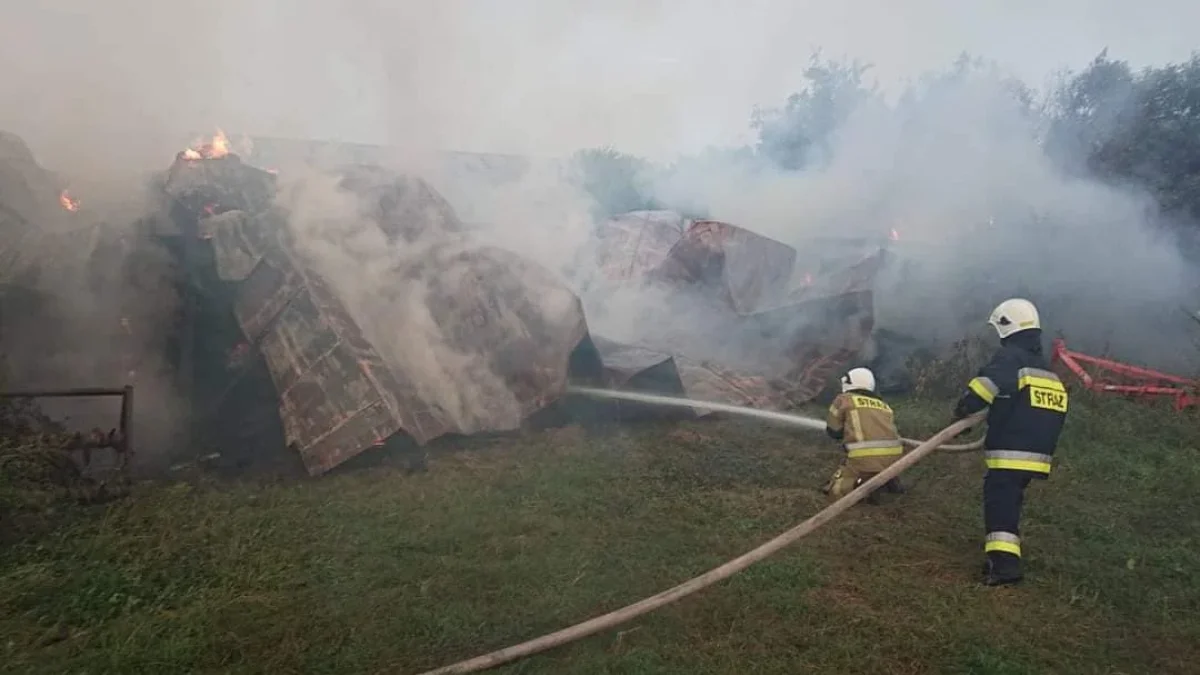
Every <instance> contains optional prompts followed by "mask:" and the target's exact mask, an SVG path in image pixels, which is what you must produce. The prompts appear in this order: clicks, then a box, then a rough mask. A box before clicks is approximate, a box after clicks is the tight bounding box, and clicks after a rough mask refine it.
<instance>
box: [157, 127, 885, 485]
mask: <svg viewBox="0 0 1200 675" xmlns="http://www.w3.org/2000/svg"><path fill="white" fill-rule="evenodd" d="M218 146H219V144H218ZM164 190H165V193H166V194H168V195H169V196H170V197H171V199H172V202H173V207H172V213H173V214H174V218H175V220H176V221H177V223H178V225H179V229H180V231H181V232H183V233H184V235H185V238H186V239H187V241H186V243H185V244H184V246H183V249H184V250H183V251H182V252H181V257H182V258H183V259H184V260H186V261H190V262H185V263H184V264H185V266H193V267H195V268H196V269H193V270H192V271H189V272H188V273H187V274H188V276H202V277H206V278H208V279H209V280H210V285H211V287H210V288H209V293H208V295H209V296H211V297H221V298H224V302H225V304H226V306H227V310H226V311H227V312H228V313H229V314H231V315H232V316H233V317H234V320H235V322H236V324H237V326H238V328H239V335H238V336H236V337H230V336H227V337H226V338H225V342H224V343H222V344H221V345H219V346H216V347H213V348H210V349H208V350H207V351H209V352H211V353H215V354H220V353H228V352H233V351H238V352H239V353H240V354H241V358H240V359H239V362H238V365H236V366H233V369H234V371H238V372H240V371H245V370H246V369H250V368H253V367H254V366H253V364H254V363H255V362H256V361H261V364H262V368H261V370H262V371H264V372H266V373H268V374H269V379H270V384H271V387H272V389H273V390H274V391H275V392H276V395H277V399H276V404H275V405H276V408H277V411H278V415H279V418H280V419H281V421H282V440H281V443H283V444H286V445H288V446H290V447H292V448H294V449H295V450H296V451H297V452H298V453H299V455H300V457H301V458H302V459H303V461H304V464H305V466H306V468H307V470H308V472H309V473H310V474H314V475H315V474H320V473H323V472H325V471H328V470H329V469H331V468H333V467H334V466H337V465H338V464H340V463H342V462H344V461H346V460H348V459H350V458H351V457H353V456H355V455H357V454H360V453H361V452H363V451H365V450H367V449H369V448H371V447H373V446H378V445H381V444H383V443H385V442H387V440H388V439H390V438H392V437H394V436H397V435H402V436H406V437H409V438H411V439H413V440H414V441H416V442H417V443H418V444H424V443H427V442H428V441H430V440H433V439H435V438H438V437H441V436H444V435H447V434H455V435H457V434H472V433H481V432H494V431H507V430H513V429H517V428H520V427H521V426H523V425H525V424H529V423H530V420H531V418H533V417H536V416H537V415H538V413H539V412H541V411H543V410H545V409H546V408H547V406H550V405H552V404H553V403H554V402H555V401H557V400H558V399H559V398H560V397H561V396H562V394H563V393H564V391H565V388H566V385H567V382H568V380H570V379H587V380H588V381H591V382H595V383H598V384H624V385H627V386H646V387H649V388H652V389H657V390H662V389H663V388H664V387H665V388H666V389H667V390H677V391H688V392H691V393H693V394H695V395H698V396H705V397H710V398H713V399H714V400H724V401H729V402H733V403H749V404H751V405H758V406H763V407H770V408H780V407H785V406H788V405H793V404H796V403H800V402H803V401H806V400H808V399H810V398H812V397H813V396H814V395H815V394H816V393H817V392H818V391H819V390H820V389H821V388H823V387H824V386H825V384H826V383H827V382H828V381H830V380H831V379H832V378H833V377H834V376H835V375H836V371H837V370H839V369H841V368H843V367H844V366H845V365H846V364H847V363H848V361H849V359H851V358H853V356H854V355H855V354H856V353H857V352H858V350H859V349H860V348H861V345H862V342H863V340H864V339H865V337H866V336H867V335H869V333H870V329H871V303H870V278H871V276H872V275H873V273H874V272H873V270H874V269H875V267H874V265H873V263H872V262H871V261H872V260H874V258H872V257H870V256H867V257H866V258H864V259H863V260H862V261H859V262H860V263H861V264H858V265H856V266H852V267H853V269H848V270H847V274H846V275H843V277H842V278H840V280H839V279H837V278H836V275H829V277H828V279H827V280H828V281H830V282H831V285H830V286H829V287H828V288H825V289H823V290H822V289H818V288H816V287H815V286H812V285H811V283H810V284H808V285H802V286H801V287H799V288H795V287H792V286H791V281H792V278H793V276H794V272H793V269H792V268H793V264H792V263H793V260H794V259H795V251H793V250H792V249H791V248H790V247H788V246H785V245H783V244H780V243H779V242H775V241H773V240H770V239H767V238H765V237H760V236H758V235H755V234H753V233H750V232H748V231H746V230H744V229H741V228H738V227H735V226H733V225H729V224H726V223H717V222H712V221H683V220H679V222H678V223H676V226H675V227H674V228H673V229H671V228H668V229H669V230H670V232H672V233H673V239H671V238H670V237H667V238H665V239H662V240H661V241H659V242H658V243H657V244H655V245H653V246H651V245H649V244H648V243H647V245H646V246H645V247H643V248H639V246H640V244H639V243H638V242H643V241H644V237H643V236H642V233H641V232H640V231H639V230H637V228H629V227H622V223H627V219H626V220H618V221H614V223H612V224H611V225H612V227H611V230H612V231H611V232H607V234H606V233H605V230H604V229H603V228H602V229H601V231H600V236H599V238H598V239H597V240H596V241H594V242H592V243H591V245H590V246H589V247H588V249H587V250H588V251H589V252H592V253H595V261H588V260H587V256H584V258H581V259H579V260H578V262H580V266H581V268H591V269H596V270H599V271H600V276H598V277H596V278H594V279H592V283H591V284H590V285H589V287H588V289H587V290H586V292H584V293H583V295H582V297H583V298H584V299H582V300H581V296H580V295H577V293H576V292H575V290H573V289H572V288H571V287H570V286H568V282H567V280H565V279H563V278H561V277H559V276H558V275H556V274H555V273H553V272H551V271H550V270H548V269H546V268H544V267H543V266H542V265H540V264H538V263H535V262H533V261H531V260H529V259H526V258H525V257H523V256H521V255H518V254H516V253H514V252H512V251H510V250H507V249H503V248H499V247H497V246H494V245H491V244H489V243H486V241H484V240H481V239H478V238H475V237H473V236H471V233H470V232H469V230H468V229H467V228H466V227H464V226H463V224H462V222H461V220H460V219H459V217H458V216H457V214H456V212H455V210H454V208H453V207H452V206H451V205H450V204H449V203H448V202H447V201H446V200H445V199H444V198H443V197H442V196H441V195H440V194H439V193H438V191H437V190H435V189H434V188H433V187H432V186H431V185H429V184H428V183H427V182H425V181H424V180H422V179H420V178H417V177H415V176H409V175H403V174H398V173H396V172H394V171H391V170H389V169H385V168H384V167H383V166H381V165H379V164H371V163H361V162H359V163H352V164H349V165H341V166H325V167H317V166H314V165H313V164H312V163H308V164H306V165H302V166H296V165H290V168H287V169H284V170H283V172H282V174H281V175H279V176H277V175H276V174H275V173H273V172H268V171H265V170H262V169H257V168H255V167H253V166H251V165H250V164H247V163H246V162H244V161H242V160H241V159H240V158H238V157H237V155H236V154H234V153H223V152H221V153H217V154H216V155H215V156H213V154H212V153H207V154H206V153H203V152H190V153H189V152H186V151H185V152H181V153H179V154H178V155H177V156H176V160H175V163H174V164H173V165H172V167H171V168H170V169H169V170H168V171H167V180H166V182H165V184H164ZM635 217H636V216H635ZM655 246H657V248H655ZM188 249H191V252H190V253H189V252H188ZM622 256H625V257H626V258H629V256H632V258H629V260H621V257H622ZM630 261H635V262H633V263H632V264H631V262H630ZM638 261H640V262H638ZM199 268H204V271H201V270H200V269H199ZM614 271H616V272H615V274H614ZM810 281H811V280H810ZM613 282H618V283H619V284H620V283H623V284H624V287H623V288H621V289H619V292H618V290H617V289H615V287H614V286H613V285H612V284H613ZM621 294H624V296H625V297H638V296H639V294H640V297H641V298H642V303H643V305H644V307H645V309H646V310H647V311H651V310H652V309H653V307H655V306H656V303H657V302H658V301H660V300H662V299H663V298H667V299H668V301H669V302H671V303H674V306H672V305H670V304H668V305H665V306H664V305H657V306H658V307H659V309H660V316H658V317H648V318H650V319H651V320H649V321H646V322H643V323H641V325H642V326H643V327H644V330H643V331H642V333H641V334H638V333H637V332H632V333H631V332H630V331H628V330H620V329H619V327H618V326H616V325H610V326H609V327H610V328H611V329H612V332H613V333H614V335H611V336H609V335H605V336H603V337H601V336H600V335H593V334H592V331H591V330H589V323H588V321H587V319H585V312H584V303H585V302H589V301H590V302H593V303H595V302H600V303H601V304H603V302H605V299H606V298H607V300H608V301H614V302H615V301H620V297H619V296H620V295H621ZM668 296H669V297H668ZM685 305H690V306H691V307H692V309H693V311H694V312H695V313H696V315H695V317H694V318H695V320H696V321H697V322H698V323H694V324H692V329H691V331H690V333H691V335H692V336H693V337H697V336H701V335H703V334H704V333H705V330H703V328H707V329H708V330H709V331H711V332H712V333H713V334H714V335H724V336H725V337H724V338H723V339H722V340H724V342H725V343H726V344H721V342H722V340H707V341H705V340H692V342H691V344H686V343H681V342H679V341H677V340H673V339H671V338H670V337H669V336H666V335H665V334H658V335H656V334H655V333H654V331H653V330H652V329H653V328H654V327H656V326H657V327H662V326H664V325H666V324H669V323H670V321H664V320H663V319H664V318H666V317H664V316H662V315H661V312H662V311H665V312H666V313H667V314H669V315H670V316H671V317H673V318H677V317H679V316H682V313H681V312H682V311H683V309H682V308H683V307H684V306H685ZM595 311H596V314H597V316H599V317H600V319H601V320H600V323H601V324H603V323H604V317H605V311H604V309H596V310H595ZM589 313H590V310H589ZM609 314H610V315H611V312H610V313H609ZM680 325H682V324H680ZM185 331H191V332H193V333H194V334H195V336H196V337H195V341H196V345H199V343H200V342H201V341H209V342H211V341H213V336H212V334H211V331H209V330H207V329H206V328H205V327H204V326H199V325H193V326H191V327H185ZM739 341H742V342H745V343H746V344H748V345H749V348H748V349H746V350H744V351H743V352H742V358H738V357H737V356H735V350H734V349H733V346H734V345H735V343H737V342H739ZM197 349H198V347H197ZM635 352H636V353H638V354H642V355H643V356H645V357H646V358H643V359H640V360H639V359H638V358H634V357H633V356H631V355H632V354H634V353H635ZM752 353H757V358H750V357H749V355H750V354H752ZM181 367H190V368H193V369H195V368H198V367H199V363H198V362H197V361H196V360H194V359H193V360H192V362H191V363H184V364H183V365H182V366H181ZM667 371H669V372H670V375H669V376H668V378H667V380H663V379H662V378H658V377H657V376H656V373H658V374H662V373H664V372H667ZM247 372H248V371H247ZM232 377H233V378H234V382H235V383H236V382H239V381H242V380H240V379H239V377H240V376H239V375H237V374H234V375H232ZM672 378H673V379H672ZM238 387H241V388H243V389H246V388H249V389H254V388H257V389H259V390H261V389H262V388H263V383H262V382H259V383H257V384H255V385H249V384H227V385H226V386H225V387H224V388H222V389H220V391H218V392H216V393H215V394H214V393H211V392H210V393H209V394H208V395H207V396H208V398H210V399H213V400H210V401H209V402H208V403H207V404H205V405H204V406H203V407H204V408H205V409H206V410H208V411H210V414H211V415H219V414H221V413H220V411H222V410H228V408H229V405H228V400H227V399H229V398H230V397H233V396H235V395H236V390H237V389H238ZM194 395H196V396H201V397H203V396H202V394H201V393H200V392H194ZM214 397H215V398H214ZM258 400H259V401H260V403H262V404H263V405H266V404H265V401H266V400H267V399H266V398H265V397H261V396H260V397H259V399H258ZM239 408H240V410H242V411H243V412H244V411H245V410H246V406H239ZM264 414H266V411H265V409H260V410H259V416H261V415H264ZM214 419H215V418H214ZM205 426H208V427H211V426H213V424H205ZM204 450H205V449H204V448H201V449H199V450H198V451H200V452H203V451H204Z"/></svg>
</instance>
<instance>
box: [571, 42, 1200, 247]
mask: <svg viewBox="0 0 1200 675" xmlns="http://www.w3.org/2000/svg"><path fill="white" fill-rule="evenodd" d="M869 74H870V66H869V65H868V64H863V63H859V62H837V61H831V60H826V59H823V58H821V55H820V54H819V53H818V54H814V55H813V57H812V58H811V60H810V61H809V63H808V64H807V65H806V67H805V68H804V70H803V72H802V75H803V86H802V87H801V88H800V89H799V91H797V92H796V93H794V94H792V95H790V96H789V97H788V98H787V99H786V100H785V101H784V102H783V103H782V105H779V106H777V107H772V108H761V109H756V110H754V111H753V112H752V114H751V116H750V124H751V126H752V129H753V130H754V132H755V138H754V142H753V143H752V144H750V145H748V146H746V147H741V148H733V149H721V150H719V151H718V150H714V151H712V152H719V153H724V154H725V155H726V156H728V157H729V158H731V159H736V160H737V161H744V162H751V163H756V164H757V165H759V166H761V167H764V168H770V169H772V170H778V171H785V172H793V171H805V170H811V169H818V168H820V167H821V166H822V165H823V164H825V163H827V162H829V161H831V158H832V154H833V152H834V150H835V147H834V142H835V140H836V138H837V136H836V134H837V132H838V130H839V129H841V128H842V127H843V126H844V125H845V124H846V122H847V120H848V119H850V118H851V116H852V115H854V114H856V113H858V112H861V111H862V110H864V109H865V108H867V107H868V106H877V107H881V108H886V109H887V110H888V111H889V112H890V113H892V114H903V112H904V111H905V109H906V107H907V106H911V105H912V104H913V103H914V101H915V99H916V98H917V97H922V96H924V97H929V96H935V95H936V93H937V91H938V88H939V87H947V86H953V85H955V84H961V83H962V82H964V81H966V80H968V79H970V78H973V77H993V78H999V80H1000V81H1001V82H1002V84H1003V91H1004V92H1005V94H1006V96H1007V98H1008V100H1007V101H1005V102H1004V104H1005V105H1011V106H1014V107H1015V109H1016V110H1017V111H1018V114H1019V115H1021V116H1023V117H1025V118H1026V120H1027V121H1028V122H1029V125H1028V128H1029V129H1032V130H1034V133H1036V134H1037V136H1038V138H1037V139H1036V141H1037V143H1038V144H1039V145H1040V146H1041V147H1042V148H1043V150H1044V151H1045V152H1046V153H1047V155H1048V156H1049V157H1050V158H1051V159H1052V160H1053V161H1054V162H1056V163H1057V164H1058V165H1059V166H1060V167H1061V168H1062V170H1063V171H1065V172H1069V173H1071V174H1075V175H1080V176H1090V177H1092V178H1095V179H1099V180H1101V181H1104V182H1107V183H1111V184H1114V185H1118V186H1123V187H1129V186H1134V187H1138V188H1141V189H1144V190H1145V191H1147V192H1148V193H1149V194H1150V195H1152V196H1153V198H1154V200H1155V201H1156V202H1157V204H1158V205H1159V207H1160V209H1161V211H1162V215H1163V216H1165V219H1164V220H1165V221H1166V222H1169V223H1170V224H1171V225H1172V226H1174V227H1176V228H1178V229H1179V230H1181V231H1187V232H1188V233H1189V234H1191V233H1194V232H1196V230H1197V224H1200V53H1197V54H1193V56H1192V57H1191V58H1190V59H1188V60H1187V61H1184V62H1182V63H1170V64H1166V65H1163V66H1155V67H1147V68H1144V69H1141V70H1136V69H1134V68H1133V67H1131V66H1130V65H1129V64H1128V63H1127V62H1125V61H1121V60H1115V59H1112V58H1110V57H1109V56H1108V52H1107V50H1104V51H1102V52H1101V53H1100V54H1099V55H1097V56H1096V58H1095V59H1094V60H1092V62H1091V63H1089V64H1088V66H1087V67H1086V68H1084V69H1082V70H1080V71H1077V72H1070V71H1068V72H1063V73H1060V74H1059V75H1058V76H1057V78H1056V81H1055V83H1054V84H1053V86H1050V87H1048V88H1045V89H1044V90H1042V91H1040V92H1039V91H1036V90H1034V89H1033V88H1031V87H1029V86H1028V85H1026V84H1025V83H1023V82H1020V81H1019V80H1016V79H1014V78H1011V77H1006V76H1004V75H1002V74H999V70H998V69H997V68H995V66H993V65H991V64H989V63H987V62H985V61H982V60H980V59H975V58H971V57H969V56H966V55H963V56H961V57H960V58H959V59H957V60H956V61H955V62H954V63H953V64H952V66H951V67H950V68H949V69H947V70H945V71H943V72H939V73H933V74H929V75H926V76H924V77H922V78H921V79H920V81H919V82H918V83H914V85H913V86H910V87H909V88H908V90H906V91H905V92H904V93H903V94H902V95H900V96H899V98H898V99H897V100H896V101H895V102H893V103H888V102H885V100H884V97H883V95H882V93H881V92H880V91H879V89H878V87H877V86H875V85H874V84H872V83H871V82H870V81H869V80H868V77H869ZM926 100H928V99H926ZM711 159H712V157H709V158H708V160H709V161H711ZM689 161H695V158H690V159H689V158H684V159H681V160H678V161H677V162H676V163H675V165H673V166H668V167H655V166H653V165H652V164H651V163H650V162H648V161H646V160H645V159H642V158H639V157H636V156H633V155H630V154H627V153H623V152H621V151H619V150H617V149H615V148H611V147H606V148H593V149H587V150H582V151H579V152H578V153H576V155H575V156H574V157H573V161H572V166H573V167H574V171H575V175H576V176H577V178H578V180H579V182H580V184H581V186H582V187H583V188H584V189H585V190H587V191H588V192H589V193H590V194H591V196H592V197H593V198H594V200H595V203H596V210H597V215H598V216H605V215H612V214H615V213H623V212H627V211H633V210H639V209H654V208H674V205H672V204H670V203H664V202H663V201H662V200H661V199H660V198H659V197H658V196H657V195H656V194H655V191H654V189H653V187H652V185H651V183H652V181H651V179H650V178H649V176H650V175H652V174H653V173H654V172H656V171H657V172H662V171H672V170H678V169H679V168H680V165H681V164H684V163H687V162H689Z"/></svg>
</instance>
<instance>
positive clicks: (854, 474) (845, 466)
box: [821, 460, 904, 504]
mask: <svg viewBox="0 0 1200 675" xmlns="http://www.w3.org/2000/svg"><path fill="white" fill-rule="evenodd" d="M876 473H878V472H876V471H871V472H866V471H859V470H858V469H857V468H856V467H855V466H854V465H853V464H852V463H851V462H850V461H848V460H842V463H841V464H840V465H838V468H837V471H835V472H834V474H833V476H831V477H830V478H829V481H828V482H826V483H825V487H823V488H822V489H821V491H822V492H824V493H825V494H826V495H828V496H829V499H830V500H838V499H841V498H842V497H844V496H846V495H847V494H850V493H851V492H852V491H853V490H854V488H856V487H858V486H859V485H861V484H862V483H865V482H867V481H868V480H871V478H873V477H874V476H875V474H876ZM879 491H882V492H892V493H902V492H904V488H903V486H901V484H900V479H899V478H893V479H891V480H890V481H888V482H886V483H884V484H883V485H882V486H881V487H880V489H879V490H878V491H876V492H872V493H871V494H870V495H868V496H867V499H866V501H867V503H870V504H875V503H878V501H879V496H878V492H879Z"/></svg>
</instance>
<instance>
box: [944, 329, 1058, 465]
mask: <svg viewBox="0 0 1200 675" xmlns="http://www.w3.org/2000/svg"><path fill="white" fill-rule="evenodd" d="M1029 333H1030V335H1028V336H1025V335H1022V333H1017V334H1015V335H1014V336H1013V338H1017V337H1021V338H1022V339H1021V340H1013V339H1012V338H1010V339H1009V340H1006V341H1005V344H1004V346H1003V347H1001V348H1000V350H999V351H998V352H996V354H995V355H994V356H993V357H992V360H991V361H990V362H989V363H988V364H987V365H986V366H984V367H983V368H981V369H980V370H979V373H978V374H977V375H976V376H975V377H974V378H973V379H971V381H970V382H968V383H967V391H966V392H965V393H964V394H963V396H962V398H961V399H959V402H958V405H957V406H956V407H955V416H956V417H960V418H961V417H965V416H967V415H970V414H972V413H975V412H977V411H979V410H983V409H984V408H987V409H988V420H987V421H988V430H987V436H986V438H985V439H984V461H985V463H986V464H987V467H988V468H989V469H1004V470H1010V471H1028V472H1030V473H1033V474H1034V475H1035V477H1037V478H1045V477H1046V476H1048V475H1049V474H1050V467H1051V460H1052V459H1053V455H1054V450H1055V448H1056V447H1057V446H1058V437H1059V435H1060V434H1061V433H1062V427H1063V422H1064V421H1065V420H1066V417H1067V404H1068V398H1069V397H1068V396H1067V390H1066V388H1065V387H1064V386H1063V383H1062V381H1061V380H1060V379H1059V377H1058V375H1056V374H1054V373H1053V372H1051V371H1050V370H1049V369H1048V368H1047V366H1046V362H1045V359H1044V358H1043V357H1042V354H1041V345H1040V331H1038V332H1036V333H1035V332H1034V331H1029ZM1035 340H1036V341H1037V342H1034V341H1035Z"/></svg>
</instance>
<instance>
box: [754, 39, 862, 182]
mask: <svg viewBox="0 0 1200 675" xmlns="http://www.w3.org/2000/svg"><path fill="white" fill-rule="evenodd" d="M869 69H870V65H867V64H863V63H860V62H858V61H854V62H852V63H849V64H841V63H835V62H833V61H823V60H822V59H821V56H820V53H817V54H814V55H813V56H812V57H811V59H810V60H809V64H808V67H807V68H805V69H804V79H805V80H807V84H806V85H805V87H804V89H802V90H801V91H799V92H797V93H795V94H792V95H791V96H789V97H788V99H787V101H786V103H784V105H783V107H782V108H770V109H763V108H756V109H755V110H754V112H753V114H752V116H751V125H752V127H753V128H754V129H755V130H756V131H757V133H758V143H757V146H756V150H757V151H758V153H759V154H761V155H763V156H764V157H766V158H767V159H769V160H770V161H771V162H773V163H775V164H776V165H778V166H779V167H781V168H784V169H789V170H797V169H802V168H805V167H807V166H810V165H813V164H821V163H823V162H825V161H827V160H828V159H829V157H830V155H831V153H832V143H833V140H834V135H835V133H836V132H837V130H838V128H839V127H840V126H841V125H842V124H843V123H844V122H845V121H846V119H847V118H848V117H849V116H850V115H851V114H852V113H853V112H854V111H855V110H857V109H858V108H859V107H860V106H862V105H863V104H864V103H866V102H867V101H869V100H871V99H873V98H875V97H877V96H878V92H877V90H876V88H875V86H874V85H872V86H870V87H867V86H866V85H865V84H864V83H863V76H864V75H865V74H866V72H867V71H868V70H869Z"/></svg>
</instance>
